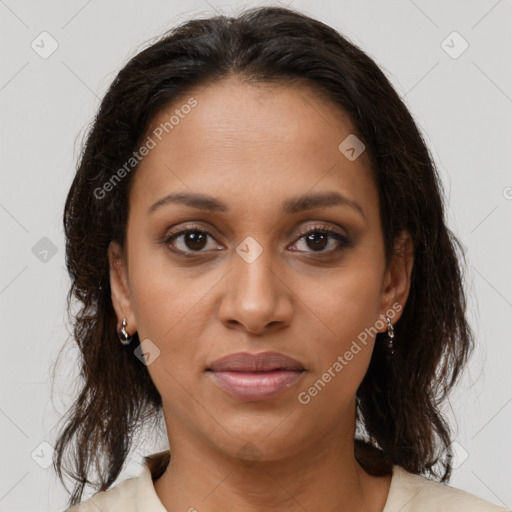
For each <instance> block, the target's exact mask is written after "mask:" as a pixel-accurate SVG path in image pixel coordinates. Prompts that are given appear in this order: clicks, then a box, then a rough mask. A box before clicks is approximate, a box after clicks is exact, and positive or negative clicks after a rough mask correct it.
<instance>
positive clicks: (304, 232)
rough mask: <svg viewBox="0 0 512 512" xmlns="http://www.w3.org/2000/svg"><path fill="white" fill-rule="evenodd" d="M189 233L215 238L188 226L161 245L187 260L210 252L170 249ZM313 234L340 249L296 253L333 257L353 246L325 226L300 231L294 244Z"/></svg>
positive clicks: (199, 229) (168, 236)
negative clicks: (331, 239) (326, 236)
mask: <svg viewBox="0 0 512 512" xmlns="http://www.w3.org/2000/svg"><path fill="white" fill-rule="evenodd" d="M189 233H201V234H205V235H208V236H210V237H211V238H213V236H212V235H211V234H210V233H209V232H208V231H206V230H204V229H201V228H200V227H199V226H195V225H189V226H186V227H185V228H184V229H182V230H180V231H177V232H176V233H171V234H170V235H167V234H166V235H165V236H164V238H163V239H162V240H161V243H162V244H163V245H165V246H167V247H169V249H170V250H171V251H173V252H174V253H176V254H178V255H179V256H182V257H185V258H190V257H194V256H195V255H196V254H201V253H205V252H208V251H204V250H200V251H182V250H180V249H173V248H171V247H170V244H171V242H172V241H173V240H175V239H177V238H179V237H180V236H183V235H187V234H189ZM313 233H320V234H323V235H329V236H330V237H332V238H334V239H335V240H337V241H338V242H339V245H338V247H336V248H335V249H331V250H328V251H323V250H322V251H296V252H302V253H304V252H305V253H306V254H317V255H319V256H322V255H332V254H333V253H337V252H339V251H342V250H344V249H345V248H348V247H350V246H351V243H350V240H349V239H348V237H347V236H345V235H342V234H341V233H338V232H337V231H333V230H331V229H328V228H325V227H323V226H313V227H310V228H307V229H303V230H301V231H299V233H298V237H297V238H296V240H295V242H294V244H295V243H297V242H298V241H299V240H301V239H302V238H304V237H306V236H308V235H310V234H313ZM214 240H215V239H214Z"/></svg>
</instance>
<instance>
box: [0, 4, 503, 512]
mask: <svg viewBox="0 0 512 512" xmlns="http://www.w3.org/2000/svg"><path fill="white" fill-rule="evenodd" d="M264 3H266V4H269V3H271V2H258V4H264ZM252 5H257V4H256V3H254V2H253V3H249V2H234V1H231V2H220V1H219V2H215V1H214V0H209V1H208V2H206V1H205V0H197V1H190V0H186V1H185V0H180V1H178V0H175V1H173V2H171V1H158V0H148V1H144V2H134V1H126V0H125V1H110V2H106V1H104V2H100V1H98V0H89V1H87V0H68V1H67V2H63V1H62V2H57V1H45V2H40V1H28V0H25V1H16V0H0V45H1V47H2V50H3V53H2V55H3V58H2V66H1V69H0V108H1V112H2V117H1V123H0V129H1V133H0V141H1V146H0V147H1V179H2V183H1V188H0V225H1V234H2V238H1V240H2V242H1V244H0V251H1V260H0V261H1V274H0V312H1V322H0V329H1V336H0V339H1V343H2V351H1V358H0V381H1V387H0V432H1V441H0V442H1V454H0V461H1V469H0V510H1V511H13V512H14V511H35V510H41V511H43V510H44V511H47V510H48V511H49V510H63V509H64V508H65V507H64V505H65V502H66V494H65V493H64V491H63V489H62V487H61V486H60V484H59V483H58V482H57V480H56V477H55V475H54V473H53V470H52V468H51V467H50V468H49V469H44V468H43V467H41V466H44V465H45V464H44V463H45V462H46V461H48V460H49V457H51V449H52V448H51V446H52V445H53V444H54V443H55V437H56V430H55V426H56V424H57V421H58V420H59V419H60V418H61V417H62V415H63V413H64V412H65V410H66V408H67V407H68V406H69V405H70V403H71V401H72V399H73V396H74V393H75V392H76V390H77V385H76V368H75V367H76V365H75V362H74V358H75V357H76V352H75V349H74V348H73V346H72V345H71V343H69V344H68V345H67V346H66V348H65V349H64V358H63V362H62V364H61V365H60V366H59V367H58V369H57V379H56V381H55V385H54V387H53V397H52V394H51V393H52V386H51V379H50V376H51V369H52V363H53V361H54V360H55V358H56V357H57V354H58V352H59V350H60V349H61V348H62V346H63V345H64V343H65V340H66V338H67V336H68V331H69V327H68V326H67V323H66V316H65V297H66V293H67V291H68V286H69V279H68V276H67V274H66V272H65V269H64V239H63V231H62V221H61V219H62V211H63V205H64V200H65V196H66V193H67V190H68V188H69V185H70V183H71V180H72V177H73V173H74V166H75V164H76V159H77V156H78V153H79V150H80V142H81V140H82V137H83V134H84V132H85V130H86V128H87V126H88V124H89V122H90V121H91V120H92V117H93V115H94V113H95V112H96V110H97V108H98V106H99V100H100V98H101V97H102V95H103V94H104V92H105V91H106V88H107V86H108V85H109V84H110V82H111V81H112V80H113V78H114V76H115V74H116V73H117V72H118V71H119V69H120V68H121V67H122V66H123V65H124V64H125V63H126V62H127V60H128V59H129V58H130V57H131V56H133V55H134V54H135V53H136V52H137V51H139V50H141V49H142V48H143V47H145V43H146V42H148V41H149V40H150V39H152V38H154V37H155V36H158V35H160V34H161V33H162V32H164V31H165V30H166V29H168V28H170V27H171V26H173V25H175V24H177V23H178V22H181V21H183V20H185V19H186V18H188V17H192V16H196V15H211V14H214V13H215V12H216V11H217V12H222V13H224V14H234V13H236V11H237V10H239V9H241V8H242V7H245V6H252ZM283 5H290V6H292V7H296V8H298V9H301V10H303V11H304V12H306V13H308V14H310V15H312V16H314V17H317V18H318V19H320V20H322V21H324V22H326V23H328V24H330V25H331V26H333V27H334V28H336V29H338V30H340V31H341V32H342V33H343V34H345V35H346V36H348V37H349V38H350V39H351V40H352V41H353V42H354V43H356V44H357V45H359V46H360V47H361V48H362V49H363V50H365V51H366V52H367V53H368V54H369V55H370V56H372V57H373V58H374V59H375V60H376V62H377V63H378V64H379V65H380V66H381V67H382V68H383V70H384V72H385V73H386V74H387V76H388V77H389V78H390V80H391V81H392V83H393V85H394V86H395V87H396V88H397V90H398V92H399V93H400V94H401V96H402V97H403V98H404V100H405V101H406V104H407V105H408V107H409V108H410V110H411V111H412V113H413V115H414V117H415V119H416V120H417V122H418V124H419V126H420V128H421V130H422V131H423V133H424V135H425V138H426V141H427V143H428V145H429V147H430V148H431V151H432V154H433V156H434V158H435V160H436V163H437V165H438V167H439V170H440V173H441V176H442V180H443V184H444V187H445V191H446V195H447V198H448V200H449V209H448V216H449V223H450V227H451V228H452V229H453V231H454V232H455V233H456V234H457V235H458V236H459V238H460V240H461V241H462V242H463V244H464V246H465V247H466V249H467V259H468V269H469V272H468V276H467V285H468V290H469V295H470V303H469V309H470V311H469V315H470V319H471V323H472V325H473V327H474V328H475V330H476V333H477V342H478V346H477V349H476V351H475V354H474V356H473V358H472V360H471V364H470V366H469V368H468V371H467V372H466V374H465V376H464V378H463V380H462V381H461V384H460V387H459V388H458V391H457V392H456V393H455V394H454V395H453V396H452V399H451V401H450V403H449V404H447V406H446V411H447V414H448V416H449V418H450V421H451V422H452V423H453V424H454V425H455V428H456V433H457V437H456V442H457V443H458V444H457V445H456V446H457V453H458V462H457V463H456V465H457V468H456V469H455V471H454V475H453V478H452V480H451V482H450V485H453V486H455V487H458V488H461V489H464V490H466V491H469V492H471V493H473V494H476V495H477V496H480V497H482V498H484V499H486V500H489V501H491V502H493V503H496V504H498V505H501V506H504V507H507V508H512V487H511V486H510V481H511V473H512V471H511V469H510V461H511V460H512V442H511V440H510V430H511V425H512V403H511V402H512V386H511V382H512V377H511V371H510V361H511V360H512V357H511V356H512V343H511V341H512V340H511V335H510V318H511V314H512V291H511V290H512V271H511V267H510V261H511V253H512V241H511V231H512V229H511V226H512V222H511V221H512V173H511V160H512V156H511V154H512V153H511V151H510V149H511V145H512V144H511V143H512V139H511V125H512V72H511V68H510V62H512V58H511V57H512V55H511V54H512V30H511V27H512V24H511V21H512V2H511V1H510V0H498V1H496V0H485V1H484V0H482V1H466V0H464V1H462V0H461V1H451V2H446V1H441V0H439V1H437V0H436V1H425V0H414V1H413V0H401V1H399V0H395V1H388V2H382V1H368V0H365V1H358V2H356V1H348V0H341V1H340V0H338V1H334V0H332V1H331V0H317V1H315V2H308V1H299V0H295V1H292V2H289V3H288V4H283ZM44 31H46V32H48V33H49V34H50V35H51V37H52V38H53V39H54V40H55V41H56V42H57V44H58V48H57V49H56V51H55V52H54V53H52V54H51V55H50V56H48V57H47V58H42V57H41V56H40V54H38V53H36V51H35V50H34V49H33V48H32V47H31V44H32V42H33V41H35V43H34V45H36V44H38V45H39V47H40V48H39V51H40V52H41V51H43V50H44V51H48V50H49V49H51V46H50V43H51V41H50V39H45V40H44V48H41V47H42V46H43V43H41V37H48V36H40V34H41V33H42V32H44ZM453 31H457V32H458V33H459V34H460V36H461V37H462V38H463V40H465V41H467V43H468V44H469V47H468V48H467V50H466V51H464V52H463V53H462V54H461V55H458V56H457V58H454V55H455V54H456V53H459V52H460V50H461V49H463V46H462V45H463V44H464V43H463V40H462V39H460V38H459V39H457V37H458V36H455V37H454V36H450V37H449V38H448V39H447V40H446V42H445V43H444V45H442V42H443V41H444V40H445V39H446V38H447V36H449V35H450V34H451V33H452V32H453ZM447 45H448V46H450V47H451V48H448V47H447ZM443 46H444V47H443ZM445 49H446V50H448V51H449V52H451V53H452V55H451V56H450V55H449V53H447V51H445ZM44 251H48V252H44ZM507 262H509V263H507ZM440 300H442V298H440ZM143 437H144V440H145V443H142V444H141V445H140V447H138V448H137V449H136V450H134V452H133V457H132V460H131V462H130V464H128V466H127V468H126V470H125V471H124V472H123V474H122V475H121V477H120V479H119V480H124V479H125V478H128V477H130V476H135V475H137V474H138V473H139V472H140V469H141V465H140V456H141V454H144V453H146V454H147V453H152V452H154V451H157V449H156V447H155V441H154V439H153V437H154V433H153V434H148V433H146V434H144V436H143ZM162 439H163V438H162V437H161V435H160V438H159V441H158V443H160V444H161V443H163V440H162ZM41 443H43V444H41ZM45 443H46V444H45ZM162 446H163V445H162ZM158 449H159V448H158Z"/></svg>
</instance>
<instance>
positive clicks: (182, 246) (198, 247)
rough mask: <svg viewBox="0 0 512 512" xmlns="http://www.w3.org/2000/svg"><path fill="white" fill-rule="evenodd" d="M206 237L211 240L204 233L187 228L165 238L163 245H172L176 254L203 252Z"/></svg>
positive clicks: (206, 233)
mask: <svg viewBox="0 0 512 512" xmlns="http://www.w3.org/2000/svg"><path fill="white" fill-rule="evenodd" d="M208 237H210V238H212V237H211V235H210V234H209V233H208V232H206V231H203V230H200V229H196V228H188V229H184V230H182V231H179V232H178V233H174V234H173V235H171V236H169V237H167V238H166V239H165V243H166V244H167V245H172V246H173V247H174V248H176V250H177V251H178V252H184V253H187V252H204V251H203V249H205V247H207V243H208ZM212 239H213V238H212ZM176 241H177V242H178V243H176ZM178 246H179V247H178ZM215 247H217V246H215Z"/></svg>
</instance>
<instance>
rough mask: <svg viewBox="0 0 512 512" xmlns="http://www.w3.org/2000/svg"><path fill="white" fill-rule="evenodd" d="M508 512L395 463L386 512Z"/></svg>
mask: <svg viewBox="0 0 512 512" xmlns="http://www.w3.org/2000/svg"><path fill="white" fill-rule="evenodd" d="M399 511H400V512H440V511H442V512H459V511H464V512H505V511H507V509H506V508H503V507H500V506H498V505H494V504H492V503H490V502H488V501H485V500H483V499H482V498H479V497H478V496H475V495H473V494H471V493H468V492H466V491H463V490H461V489H457V488H456V487H451V486H449V485H445V484H442V483H440V482H436V481H434V480H431V479H429V478H426V477H424V476H420V475H415V474H413V473H409V472H408V471H406V470H405V469H403V468H402V467H400V466H393V478H392V481H391V487H390V489H389V495H388V500H387V502H386V506H385V508H384V511H383V512H399Z"/></svg>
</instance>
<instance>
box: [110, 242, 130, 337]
mask: <svg viewBox="0 0 512 512" xmlns="http://www.w3.org/2000/svg"><path fill="white" fill-rule="evenodd" d="M107 253H108V261H109V268H110V289H111V291H112V305H113V306H114V310H115V312H116V315H117V330H120V329H121V326H122V322H123V318H126V331H127V332H128V334H130V335H132V336H133V334H134V333H135V332H136V331H137V322H136V320H135V316H134V314H133V310H132V305H131V300H130V287H129V282H128V267H127V260H126V257H125V255H124V251H123V248H122V247H121V246H120V245H119V244H118V243H117V242H116V241H114V240H112V241H111V242H110V244H109V246H108V251H107Z"/></svg>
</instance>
